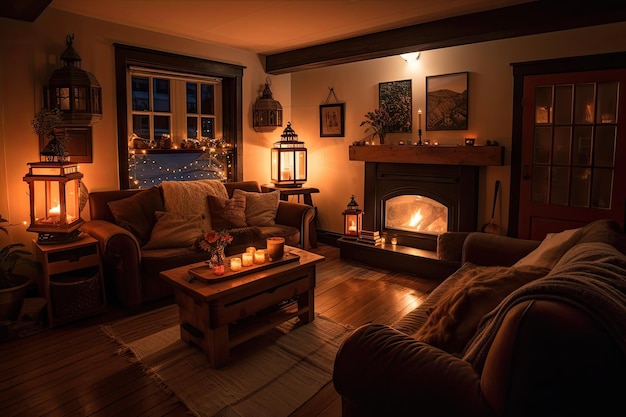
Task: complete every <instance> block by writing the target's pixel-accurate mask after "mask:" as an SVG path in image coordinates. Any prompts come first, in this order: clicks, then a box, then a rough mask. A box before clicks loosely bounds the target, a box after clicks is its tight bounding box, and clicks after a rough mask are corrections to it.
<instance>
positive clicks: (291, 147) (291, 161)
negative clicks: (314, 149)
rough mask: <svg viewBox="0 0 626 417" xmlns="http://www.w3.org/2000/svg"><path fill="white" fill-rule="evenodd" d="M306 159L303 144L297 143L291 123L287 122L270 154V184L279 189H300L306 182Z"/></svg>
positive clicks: (296, 136)
mask: <svg viewBox="0 0 626 417" xmlns="http://www.w3.org/2000/svg"><path fill="white" fill-rule="evenodd" d="M306 159H307V155H306V148H305V147H304V142H300V141H298V135H297V134H296V132H295V131H294V130H293V128H292V127H291V122H287V127H286V128H285V130H284V131H283V134H282V135H280V141H278V142H275V143H274V147H273V148H272V152H271V163H272V166H271V171H272V183H274V184H276V185H277V186H280V187H302V184H304V183H305V182H306V172H307V160H306Z"/></svg>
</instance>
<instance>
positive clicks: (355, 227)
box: [343, 195, 363, 239]
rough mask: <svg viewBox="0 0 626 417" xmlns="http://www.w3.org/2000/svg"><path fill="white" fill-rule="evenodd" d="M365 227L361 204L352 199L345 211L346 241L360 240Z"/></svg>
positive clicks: (344, 229) (344, 232)
mask: <svg viewBox="0 0 626 417" xmlns="http://www.w3.org/2000/svg"><path fill="white" fill-rule="evenodd" d="M362 225H363V210H361V209H360V208H359V203H357V202H356V200H355V199H354V195H353V196H352V197H351V198H350V202H349V203H348V207H347V208H346V209H345V210H344V211H343V237H344V238H346V239H358V238H359V235H360V234H361V228H362Z"/></svg>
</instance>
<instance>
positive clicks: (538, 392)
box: [333, 220, 626, 417]
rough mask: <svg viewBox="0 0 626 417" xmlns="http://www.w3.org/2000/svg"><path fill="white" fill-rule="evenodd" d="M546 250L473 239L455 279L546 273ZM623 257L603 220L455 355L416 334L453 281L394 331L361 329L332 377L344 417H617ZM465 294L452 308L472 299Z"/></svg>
mask: <svg viewBox="0 0 626 417" xmlns="http://www.w3.org/2000/svg"><path fill="white" fill-rule="evenodd" d="M544 242H545V241H544ZM540 244H541V245H540ZM543 245H544V243H543V242H537V241H529V240H521V239H515V238H511V237H505V236H496V235H489V234H485V233H478V232H476V233H469V234H468V235H467V238H466V239H465V241H464V243H463V247H462V250H463V256H462V258H461V259H462V261H463V262H464V264H463V267H461V268H460V270H459V271H461V270H465V271H467V270H473V271H475V272H477V271H481V268H483V269H482V270H483V271H485V269H486V268H494V269H493V270H497V271H500V272H502V271H509V272H510V271H511V270H512V269H511V267H512V266H514V267H515V268H517V270H519V269H520V268H521V267H524V265H523V261H520V259H529V258H530V260H531V261H532V260H535V261H536V262H537V263H541V262H542V261H545V253H544V254H543V255H542V256H543V258H542V256H537V257H534V254H537V253H539V252H540V250H539V248H540V246H542V247H545V246H543ZM625 247H626V246H625V243H624V235H623V233H622V231H621V230H620V228H619V226H618V225H617V224H615V223H614V222H611V221H604V220H603V221H598V222H594V223H591V224H590V225H587V226H585V227H584V228H582V232H581V233H580V234H578V235H577V236H576V241H575V243H574V242H573V241H569V242H567V243H560V244H555V245H553V246H552V247H551V248H550V249H549V250H551V251H552V252H551V254H552V255H555V254H556V258H558V260H556V262H555V263H554V265H553V266H552V267H550V268H548V269H547V271H546V272H547V274H546V275H545V276H542V277H539V278H537V279H533V280H531V281H529V282H528V283H526V284H522V285H521V286H518V288H517V289H516V290H514V291H512V292H510V293H509V294H508V295H505V296H504V297H502V300H500V301H499V302H497V303H495V308H493V310H491V311H488V313H487V314H486V315H484V316H481V317H482V318H479V320H478V321H477V324H476V326H474V332H473V333H472V335H471V336H470V338H469V341H467V343H465V344H463V345H462V347H461V349H455V348H452V347H450V348H448V349H447V350H446V348H443V347H440V346H437V345H438V344H443V345H446V343H445V342H440V341H437V340H438V337H437V335H436V334H434V336H435V337H433V333H431V334H430V335H428V332H422V330H423V326H426V327H427V324H428V323H429V317H431V316H435V312H436V311H437V309H438V306H441V305H442V303H444V304H445V303H446V302H447V301H446V300H449V299H446V296H450V294H451V293H453V291H451V288H453V286H454V285H455V281H456V282H457V283H458V282H460V281H459V280H463V279H467V275H466V276H465V277H463V276H462V275H463V274H461V273H459V271H457V273H455V274H453V275H451V276H450V277H449V278H448V279H446V280H445V281H444V282H442V284H440V285H439V286H438V287H437V288H436V289H435V290H434V291H433V292H432V293H431V294H430V295H429V296H428V297H427V299H426V300H425V301H424V302H423V303H422V304H421V305H420V306H419V307H417V308H416V309H415V310H414V311H412V312H411V313H409V314H408V315H407V316H405V317H404V318H402V319H401V320H399V321H398V322H396V323H394V324H393V325H391V326H387V325H382V324H375V323H372V324H366V325H363V326H362V327H360V328H358V329H356V330H355V331H354V333H353V334H351V335H350V336H349V337H348V338H347V339H346V340H345V341H344V343H343V344H342V346H341V347H340V349H339V351H338V353H337V356H336V360H335V365H334V375H333V381H334V386H335V389H336V390H337V392H338V393H339V394H340V395H341V397H342V407H343V416H344V417H346V416H383V415H384V416H395V417H398V416H459V417H460V416H463V417H468V416H533V417H536V416H574V415H576V416H591V415H598V416H599V415H614V413H615V411H613V410H619V409H621V408H622V406H623V400H622V397H621V395H623V393H624V392H625V390H626V380H625V379H624V374H625V372H626V337H625V335H626V256H624V251H625ZM563 251H564V253H563V254H560V253H558V254H557V252H563ZM525 257H526V258H525ZM498 265H500V266H504V267H498ZM525 267H528V265H525ZM498 268H500V269H498ZM506 268H509V269H506ZM527 271H528V270H527ZM537 271H538V270H537V269H535V272H537ZM539 275H542V274H539ZM465 282H470V281H465ZM486 282H487V281H486ZM466 288H467V290H466V291H465V292H464V290H461V291H460V292H459V293H458V294H460V298H456V299H455V301H456V302H459V300H461V299H463V298H464V297H465V298H467V297H468V295H469V296H470V298H471V296H472V291H477V290H478V289H477V287H476V286H474V287H473V288H469V287H468V286H466ZM490 291H491V294H492V291H493V288H491V289H488V290H487V291H486V292H484V294H487V293H490ZM458 294H457V295H458ZM472 308H475V306H474V307H471V308H470V309H465V311H464V314H463V315H462V316H461V317H458V320H459V323H461V324H462V323H463V320H465V319H469V318H470V317H471V314H469V313H470V310H471V309H472ZM448 319H449V317H448ZM424 334H426V336H424ZM424 337H425V338H426V339H429V338H430V339H432V340H435V341H437V342H436V343H434V344H431V343H428V342H425V341H424ZM430 339H429V340H430Z"/></svg>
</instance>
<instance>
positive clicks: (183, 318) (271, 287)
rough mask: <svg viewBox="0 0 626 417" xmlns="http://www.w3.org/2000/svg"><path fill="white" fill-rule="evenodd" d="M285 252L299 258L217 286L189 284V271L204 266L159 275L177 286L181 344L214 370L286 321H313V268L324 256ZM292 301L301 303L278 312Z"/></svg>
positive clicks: (171, 270)
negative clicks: (204, 357)
mask: <svg viewBox="0 0 626 417" xmlns="http://www.w3.org/2000/svg"><path fill="white" fill-rule="evenodd" d="M285 252H287V253H291V254H294V255H298V256H299V259H298V260H296V261H294V262H289V263H284V264H281V265H277V266H271V267H268V268H266V269H263V270H259V271H258V272H252V273H246V274H245V275H241V276H234V277H232V278H231V279H228V280H224V281H220V282H215V283H207V282H205V281H203V280H200V279H195V280H192V281H191V282H190V280H189V277H190V274H189V270H190V269H191V268H196V267H199V266H202V265H206V264H205V263H203V262H199V263H196V264H191V265H186V266H182V267H179V268H174V269H169V270H167V271H163V272H161V273H160V276H161V277H162V278H163V279H165V280H166V281H168V282H170V283H171V284H172V286H173V287H174V294H175V297H176V304H178V311H179V314H180V337H181V339H182V340H184V341H185V342H186V343H187V344H189V345H194V346H197V347H198V348H199V349H201V350H202V351H203V352H204V353H206V355H207V359H208V362H209V364H210V365H211V366H212V367H214V368H219V367H221V366H223V365H224V364H226V363H227V362H228V361H229V359H230V353H229V351H230V348H232V347H234V346H237V345H238V344H240V343H242V342H244V341H246V340H248V339H250V338H252V337H254V336H257V335H259V334H261V333H264V332H266V331H267V330H269V329H271V328H273V327H275V326H276V325H278V324H280V323H282V322H284V321H286V320H289V319H291V318H293V317H296V316H297V317H298V318H299V319H300V320H302V321H303V322H305V323H308V322H310V321H312V320H313V319H314V318H315V311H314V307H315V304H314V289H315V267H316V264H317V263H319V262H321V261H323V260H324V257H323V256H320V255H317V254H314V253H311V252H307V251H305V250H302V249H297V248H293V247H289V246H286V247H285ZM294 297H297V303H292V304H289V305H287V306H283V307H279V305H280V304H281V303H282V302H284V301H285V300H289V299H292V298H294ZM260 312H262V313H260Z"/></svg>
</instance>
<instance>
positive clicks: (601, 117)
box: [518, 69, 626, 240]
mask: <svg viewBox="0 0 626 417" xmlns="http://www.w3.org/2000/svg"><path fill="white" fill-rule="evenodd" d="M523 88H524V98H523V110H522V112H523V115H522V144H521V164H520V166H521V173H520V187H519V190H520V199H519V223H518V237H520V238H527V239H537V240H541V239H543V238H544V237H545V235H546V233H550V232H558V231H562V230H565V229H570V228H575V227H579V226H582V225H584V224H587V223H589V222H590V221H593V220H596V219H602V218H609V219H614V220H616V221H618V222H619V223H620V224H621V225H622V227H623V226H624V216H625V212H624V207H625V201H626V136H625V131H624V122H623V115H624V114H626V113H625V111H626V70H624V69H617V70H603V71H585V72H572V73H563V74H549V75H533V76H527V77H525V78H524V87H523ZM620 119H621V120H620Z"/></svg>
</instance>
